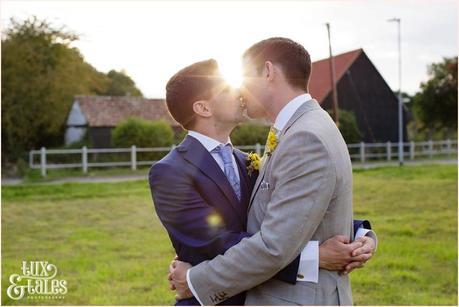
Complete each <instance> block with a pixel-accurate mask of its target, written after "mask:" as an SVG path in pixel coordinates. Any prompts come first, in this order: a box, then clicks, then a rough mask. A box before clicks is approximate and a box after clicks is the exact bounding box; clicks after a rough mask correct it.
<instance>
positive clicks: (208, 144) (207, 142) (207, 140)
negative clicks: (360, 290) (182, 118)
mask: <svg viewBox="0 0 459 307" xmlns="http://www.w3.org/2000/svg"><path fill="white" fill-rule="evenodd" d="M188 135H189V136H191V137H193V138H195V139H196V140H198V141H199V142H200V143H201V144H202V146H204V147H205V148H206V149H207V151H208V152H209V153H210V155H211V156H212V157H213V158H214V159H215V162H217V164H218V166H220V169H221V170H222V172H223V173H225V165H224V163H223V160H222V157H221V156H220V154H219V153H218V152H212V150H214V149H215V148H216V147H217V146H219V145H227V144H230V145H231V146H233V144H231V140H230V138H229V137H228V141H227V142H226V144H222V143H220V142H219V141H217V140H215V139H213V138H211V137H208V136H207V135H204V134H201V133H199V132H196V131H192V130H190V131H188ZM231 160H232V161H233V168H234V172H235V173H236V177H237V180H238V181H239V182H240V180H241V179H240V178H239V168H238V166H237V164H236V158H234V154H233V155H231Z"/></svg>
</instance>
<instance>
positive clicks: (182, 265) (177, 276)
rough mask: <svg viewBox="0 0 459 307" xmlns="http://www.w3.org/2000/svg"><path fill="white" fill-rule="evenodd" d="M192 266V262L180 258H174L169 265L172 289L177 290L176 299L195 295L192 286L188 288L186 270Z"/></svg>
mask: <svg viewBox="0 0 459 307" xmlns="http://www.w3.org/2000/svg"><path fill="white" fill-rule="evenodd" d="M191 267H192V265H191V264H189V263H187V262H182V261H179V260H173V261H172V263H171V265H170V266H169V275H168V279H169V284H170V285H171V290H175V291H176V294H175V299H176V300H183V299H186V298H190V297H193V293H191V290H190V288H188V283H187V282H186V272H187V271H188V269H190V268H191Z"/></svg>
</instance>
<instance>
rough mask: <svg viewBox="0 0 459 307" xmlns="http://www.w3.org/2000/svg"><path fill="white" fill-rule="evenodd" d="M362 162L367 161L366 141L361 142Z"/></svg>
mask: <svg viewBox="0 0 459 307" xmlns="http://www.w3.org/2000/svg"><path fill="white" fill-rule="evenodd" d="M360 162H362V163H364V162H365V143H364V142H360Z"/></svg>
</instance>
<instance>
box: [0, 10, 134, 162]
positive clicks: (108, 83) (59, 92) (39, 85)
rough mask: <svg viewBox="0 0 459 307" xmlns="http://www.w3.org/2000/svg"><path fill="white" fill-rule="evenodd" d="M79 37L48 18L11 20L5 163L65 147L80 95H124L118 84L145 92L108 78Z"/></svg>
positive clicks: (5, 41)
mask: <svg viewBox="0 0 459 307" xmlns="http://www.w3.org/2000/svg"><path fill="white" fill-rule="evenodd" d="M77 39H78V36H77V35H76V34H74V33H72V32H70V31H67V30H66V29H65V28H64V27H60V28H56V27H54V26H52V25H51V24H50V23H48V22H47V21H46V20H44V21H40V20H38V19H37V18H36V17H32V18H30V19H27V20H25V21H23V22H18V21H16V20H15V19H11V25H10V26H9V28H7V29H6V31H5V33H4V36H3V37H2V48H1V52H2V54H1V55H2V85H1V86H2V93H1V98H2V161H3V162H14V161H16V160H17V159H18V158H19V157H21V156H22V155H23V154H24V153H25V152H26V151H27V150H30V149H32V148H39V147H41V146H46V147H50V146H60V145H61V144H62V143H63V138H64V132H65V121H66V119H67V116H68V112H69V110H70V108H71V104H72V102H73V97H74V96H75V95H104V94H106V93H117V92H122V91H118V89H117V87H118V86H120V87H122V88H123V90H125V89H128V90H129V91H131V92H132V93H131V94H136V95H137V94H141V93H140V91H138V90H137V91H135V90H134V89H136V88H135V86H134V85H133V83H132V80H131V79H130V78H129V77H128V76H126V75H125V74H122V76H121V77H120V73H116V72H112V73H111V74H110V73H109V74H110V76H108V75H106V74H104V73H102V72H99V71H97V70H96V69H95V68H94V67H92V66H91V65H90V64H88V63H86V62H85V61H84V58H83V56H82V55H81V54H80V52H79V51H78V49H76V48H74V47H72V46H71V43H72V42H74V41H76V40H77ZM127 79H129V80H130V82H128V81H129V80H127Z"/></svg>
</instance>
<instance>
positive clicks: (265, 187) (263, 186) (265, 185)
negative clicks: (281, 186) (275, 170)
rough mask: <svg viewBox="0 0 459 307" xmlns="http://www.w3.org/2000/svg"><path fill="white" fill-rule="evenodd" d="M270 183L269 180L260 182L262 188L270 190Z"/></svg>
mask: <svg viewBox="0 0 459 307" xmlns="http://www.w3.org/2000/svg"><path fill="white" fill-rule="evenodd" d="M269 188H270V185H269V182H267V181H262V182H261V184H260V190H269Z"/></svg>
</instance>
